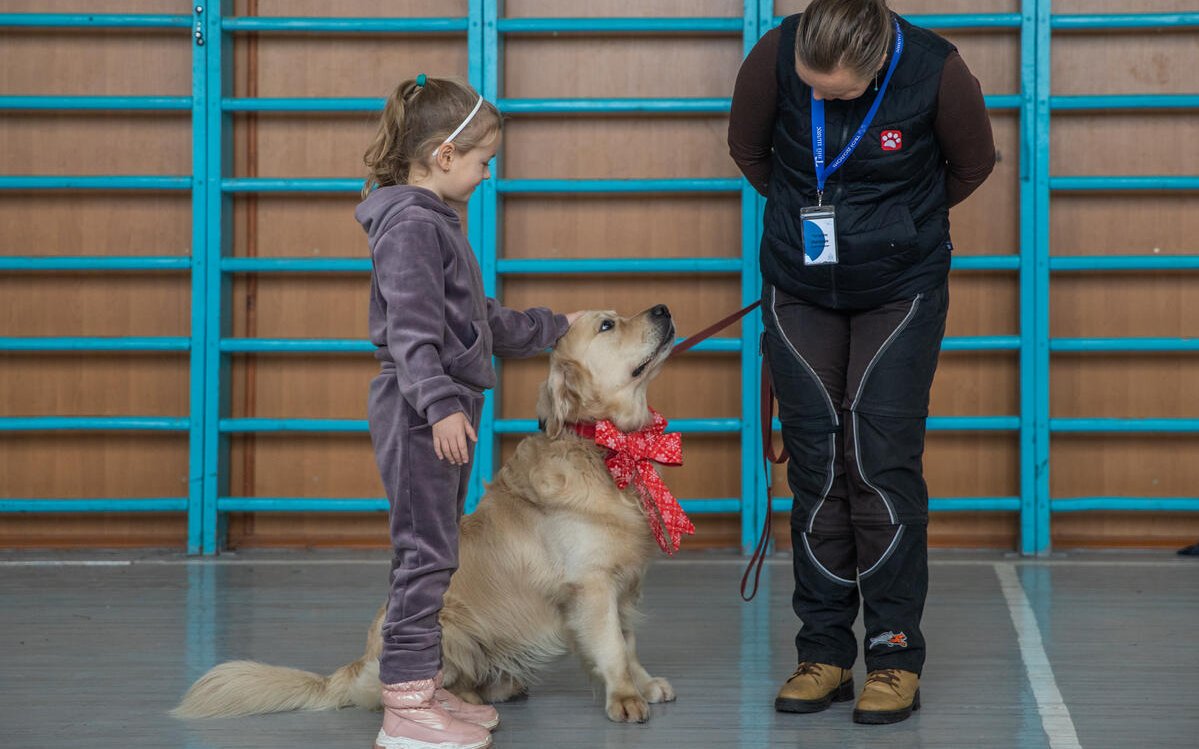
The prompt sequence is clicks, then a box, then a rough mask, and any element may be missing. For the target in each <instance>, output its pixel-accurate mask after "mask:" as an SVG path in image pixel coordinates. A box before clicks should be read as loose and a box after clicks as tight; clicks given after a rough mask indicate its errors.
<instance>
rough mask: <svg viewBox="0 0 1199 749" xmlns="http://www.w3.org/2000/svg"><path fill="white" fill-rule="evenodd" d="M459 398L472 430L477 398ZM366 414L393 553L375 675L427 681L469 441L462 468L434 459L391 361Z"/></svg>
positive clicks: (424, 426) (453, 550)
mask: <svg viewBox="0 0 1199 749" xmlns="http://www.w3.org/2000/svg"><path fill="white" fill-rule="evenodd" d="M459 401H460V402H461V404H462V410H463V411H464V412H465V414H466V416H467V418H469V419H470V420H471V423H472V424H473V425H474V427H475V429H476V430H477V429H478V428H479V414H480V411H481V410H482V406H483V396H482V395H481V394H480V395H478V396H462V397H460V398H459ZM368 414H369V420H370V433H371V443H372V444H373V445H374V448H375V461H376V463H377V464H378V466H379V475H380V476H381V477H382V479H383V487H384V489H385V490H386V491H387V501H388V504H389V506H390V513H389V514H390V517H391V546H392V551H393V554H394V555H393V557H392V561H391V591H390V594H389V597H388V602H387V615H386V617H385V618H384V620H383V656H382V658H381V659H380V663H379V678H380V681H382V682H383V683H384V684H396V683H399V682H405V681H416V680H418V679H431V678H433V676H434V675H435V674H436V673H437V671H438V670H439V669H440V668H441V625H440V624H439V622H438V614H439V613H440V611H441V607H442V602H443V600H444V598H445V592H446V589H447V588H449V585H450V575H452V574H453V573H454V571H455V570H456V569H458V521H459V519H460V518H461V517H462V510H463V505H464V503H465V501H466V490H467V484H468V482H469V480H470V469H471V465H472V464H473V462H474V446H473V444H472V445H471V447H470V458H471V459H470V462H468V463H467V464H466V465H464V466H456V465H452V464H450V463H449V462H447V461H444V460H438V459H437V455H436V454H435V453H434V452H433V428H432V426H431V425H429V424H428V423H426V421H425V419H424V418H423V417H421V415H420V414H419V413H417V412H416V411H415V410H414V409H413V408H412V407H411V406H410V405H409V404H408V402H407V401H406V400H405V399H404V397H403V396H402V395H401V394H400V388H399V382H398V381H397V379H396V373H395V370H394V369H393V368H392V367H389V366H384V367H383V371H382V372H380V374H379V375H378V376H377V377H375V379H374V380H373V381H372V382H371V388H370V402H369V407H368ZM468 442H469V440H468Z"/></svg>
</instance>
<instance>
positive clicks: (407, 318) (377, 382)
mask: <svg viewBox="0 0 1199 749" xmlns="http://www.w3.org/2000/svg"><path fill="white" fill-rule="evenodd" d="M500 128H501V120H500V114H499V112H498V111H497V110H496V108H495V107H494V106H493V105H492V104H491V103H490V102H487V101H484V100H483V97H481V96H479V95H478V94H477V93H476V92H475V91H474V90H473V89H472V88H471V87H470V86H467V85H465V84H462V83H459V82H456V81H453V80H446V79H436V78H428V77H426V76H424V75H419V76H417V77H416V79H415V80H409V81H405V82H404V83H402V84H400V86H399V88H397V89H396V90H395V92H394V93H393V94H392V95H391V97H390V98H389V99H388V101H387V105H386V107H385V108H384V111H383V117H382V120H381V121H380V123H379V131H378V134H377V135H376V136H375V140H374V142H373V143H371V145H370V148H368V149H367V151H366V156H365V161H366V165H367V167H368V168H369V170H370V176H369V177H368V178H367V181H366V185H365V187H364V189H363V197H364V198H365V199H364V200H363V201H362V203H361V204H359V206H358V209H357V211H355V216H356V217H357V219H358V221H359V223H361V224H362V227H363V229H365V230H366V233H367V236H368V237H369V242H370V249H371V261H372V268H373V271H372V274H371V305H370V337H371V341H372V342H373V343H374V344H375V345H376V346H377V347H378V348H377V349H376V351H375V357H376V358H377V359H378V360H379V361H380V362H381V364H382V370H381V371H380V373H379V375H378V376H377V377H375V379H374V380H373V381H372V382H371V387H370V401H369V404H368V415H369V420H370V433H371V442H372V443H373V445H374V448H375V458H376V462H377V463H378V466H379V473H380V475H381V476H382V479H383V486H384V487H385V489H386V491H387V499H388V502H389V504H390V516H391V517H390V520H391V543H392V547H393V549H394V557H393V559H392V564H391V591H390V597H389V600H388V604H387V615H386V617H385V619H384V622H383V653H382V657H381V658H380V661H379V677H380V680H381V681H382V682H383V707H384V713H383V727H382V728H381V729H380V731H379V735H378V737H377V738H376V739H375V747H376V749H400V748H401V747H402V748H403V749H423V748H424V747H436V748H437V749H476V748H477V747H486V746H489V745H490V744H491V734H490V731H489V729H491V728H494V727H495V726H496V725H497V724H498V723H499V716H498V714H497V713H496V711H495V709H494V708H492V707H490V706H487V705H469V704H466V703H463V702H462V701H461V700H459V699H458V698H456V697H455V696H454V695H452V694H451V693H450V692H448V691H446V690H445V689H442V688H441V628H440V626H439V623H438V612H440V610H441V607H442V600H443V598H444V596H445V592H446V589H447V588H448V587H449V583H450V575H451V574H453V572H454V570H455V569H457V566H458V520H459V518H460V517H461V515H462V509H463V502H464V500H465V497H466V489H467V482H468V480H469V478H470V468H471V460H472V457H473V450H472V448H471V443H473V442H475V441H476V440H477V437H476V434H475V430H476V428H477V426H478V423H479V413H480V410H481V408H482V404H483V391H484V390H486V389H488V388H490V387H493V386H494V385H495V380H496V377H495V370H494V369H493V368H492V365H491V356H492V354H493V353H495V354H498V355H500V356H532V355H534V354H536V353H538V352H540V351H543V350H544V349H546V348H548V347H550V346H552V345H553V344H554V342H555V341H557V340H558V338H559V337H560V336H561V335H562V334H563V333H565V332H566V329H567V328H568V327H569V325H570V323H571V322H572V321H573V319H574V317H576V316H577V313H574V314H571V315H555V314H554V313H552V312H551V311H550V310H548V309H544V308H535V309H530V310H527V311H525V312H518V311H516V310H511V309H507V308H505V307H501V306H500V305H499V304H498V303H497V302H496V301H495V300H494V299H489V298H487V297H486V296H485V295H484V293H483V279H482V276H481V274H480V271H479V266H478V263H477V262H476V260H475V256H474V253H472V252H471V248H470V246H469V245H468V244H467V241H466V237H465V235H464V233H463V231H462V226H461V225H460V223H459V221H458V214H457V213H456V212H455V210H454V209H453V208H452V207H451V205H455V204H459V205H460V204H465V203H466V201H467V200H468V199H469V198H470V195H471V193H472V192H474V190H475V188H476V187H478V185H479V183H480V182H482V181H483V180H485V179H487V178H488V177H489V176H490V171H489V170H488V166H487V164H488V162H490V161H491V159H492V158H493V157H494V156H495V153H496V150H497V149H498V148H499V145H500Z"/></svg>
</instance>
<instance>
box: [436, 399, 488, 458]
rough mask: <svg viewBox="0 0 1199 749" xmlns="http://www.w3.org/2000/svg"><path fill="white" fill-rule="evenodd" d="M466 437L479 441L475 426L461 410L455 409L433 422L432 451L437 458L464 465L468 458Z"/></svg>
mask: <svg viewBox="0 0 1199 749" xmlns="http://www.w3.org/2000/svg"><path fill="white" fill-rule="evenodd" d="M467 437H469V438H470V441H471V442H478V441H479V436H478V435H477V434H475V428H474V427H473V426H471V423H470V421H469V420H468V419H467V418H466V414H464V413H462V412H461V411H456V412H454V413H452V414H450V415H449V416H447V417H445V418H444V419H442V420H441V421H439V422H437V423H436V424H434V425H433V451H434V452H436V453H437V459H438V460H448V461H449V462H450V463H452V464H454V465H456V466H464V465H466V463H467V461H468V460H469V459H470V450H469V449H468V446H467V444H466V439H467Z"/></svg>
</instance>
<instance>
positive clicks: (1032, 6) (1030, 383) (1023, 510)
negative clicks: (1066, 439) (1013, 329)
mask: <svg viewBox="0 0 1199 749" xmlns="http://www.w3.org/2000/svg"><path fill="white" fill-rule="evenodd" d="M1036 99H1037V0H1023V2H1022V3H1021V17H1020V200H1019V205H1020V452H1019V454H1020V541H1019V545H1020V552H1021V553H1022V554H1032V553H1034V549H1035V545H1036V534H1037V526H1036V520H1037V515H1036V496H1037V480H1036V476H1037V462H1036V426H1035V415H1036V378H1037V370H1036V356H1035V354H1034V349H1035V336H1034V331H1035V330H1036V316H1037V307H1036V283H1035V281H1034V278H1035V273H1036V263H1035V257H1036V253H1035V251H1034V248H1035V246H1036V241H1037V240H1036V236H1037V235H1036V227H1037V224H1036V215H1037V193H1036V174H1035V171H1036V156H1035V154H1034V152H1033V149H1034V144H1035V143H1036V129H1037V128H1036V119H1037V115H1036Z"/></svg>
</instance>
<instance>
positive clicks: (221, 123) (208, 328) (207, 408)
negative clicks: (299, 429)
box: [193, 0, 233, 554]
mask: <svg viewBox="0 0 1199 749" xmlns="http://www.w3.org/2000/svg"><path fill="white" fill-rule="evenodd" d="M231 7H232V0H208V2H207V3H206V8H205V11H204V13H203V15H204V16H205V19H204V29H205V31H204V36H205V40H204V47H205V48H206V49H207V50H208V51H207V54H206V62H205V71H206V75H205V77H206V80H207V87H206V92H207V96H206V103H205V110H206V113H207V114H206V117H205V121H206V124H205V127H206V129H205V132H204V137H205V152H206V154H207V157H206V160H205V166H206V175H205V180H204V183H205V190H204V192H205V196H206V199H205V206H204V207H205V227H206V228H205V236H204V252H203V255H204V269H205V270H204V279H205V283H204V297H203V302H202V307H201V309H202V311H203V314H204V318H205V326H204V373H205V374H204V387H205V392H206V394H207V397H206V398H205V399H204V509H203V512H204V522H203V529H204V530H203V543H202V551H203V553H204V554H216V553H217V551H218V550H219V546H220V544H221V542H222V540H223V538H222V537H223V535H224V534H223V532H222V531H223V528H222V527H221V526H222V523H221V518H220V516H219V513H218V512H217V498H218V497H220V496H222V495H225V494H228V493H229V492H228V484H229V440H228V438H227V437H225V436H223V435H222V434H221V431H220V420H221V418H222V417H223V416H225V415H227V414H228V413H229V384H230V383H229V361H228V358H227V357H226V356H224V355H223V354H222V353H221V338H222V337H223V336H225V335H226V333H227V331H228V330H229V329H230V319H229V318H230V316H229V315H228V314H227V313H226V310H225V304H226V302H227V301H228V300H229V287H230V282H229V277H228V274H225V273H222V272H221V256H222V255H224V254H225V248H226V247H227V246H228V245H229V244H230V242H231V240H232V236H233V233H232V231H231V229H232V223H233V211H232V210H230V208H231V206H230V205H229V198H227V197H226V195H225V193H224V191H222V189H221V180H222V179H223V178H224V177H225V175H227V174H231V173H232V165H233V149H232V147H231V146H232V140H233V137H232V136H233V127H232V118H231V116H230V115H228V114H227V113H225V112H224V111H222V109H221V99H222V98H224V97H225V96H227V95H229V94H230V93H231V92H232V89H231V86H230V81H231V76H230V70H229V68H230V67H231V66H232V61H233V55H232V54H231V53H232V49H231V47H232V41H231V39H230V38H229V36H228V35H226V34H225V33H224V32H223V30H222V29H221V19H222V18H223V17H224V16H225V14H226V13H227V12H229V10H230V9H231ZM193 303H194V300H193Z"/></svg>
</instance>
